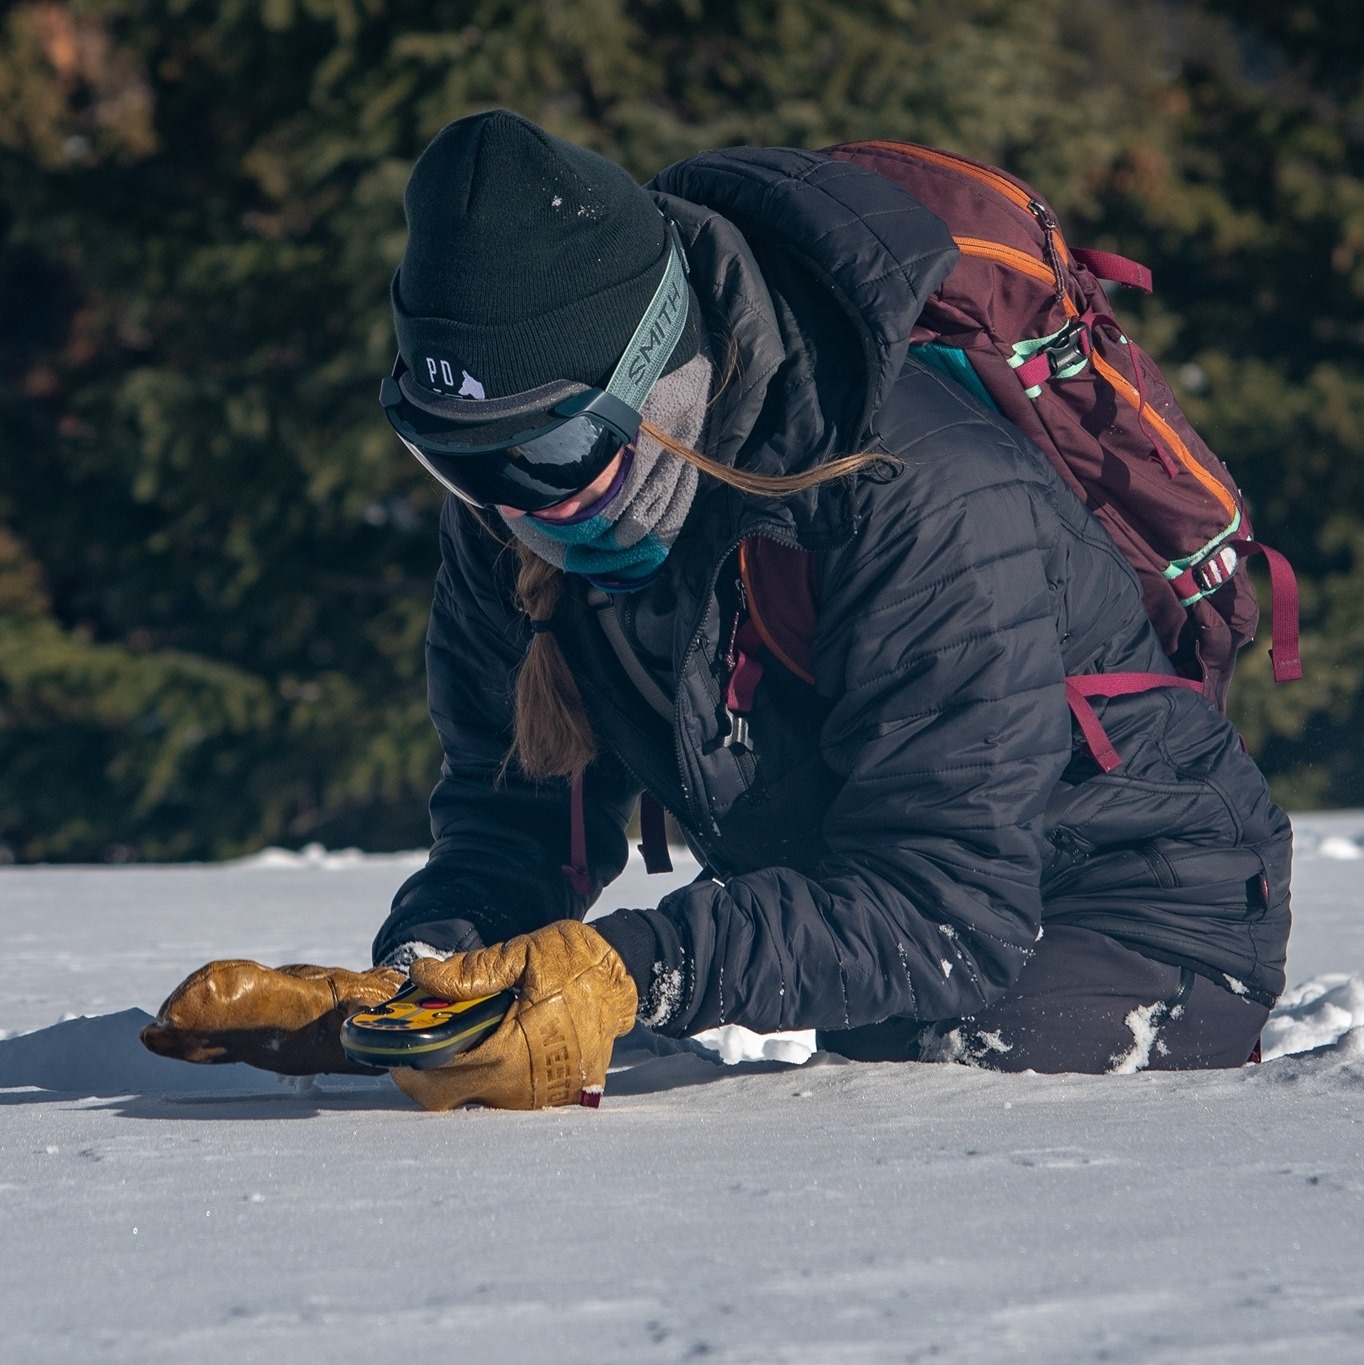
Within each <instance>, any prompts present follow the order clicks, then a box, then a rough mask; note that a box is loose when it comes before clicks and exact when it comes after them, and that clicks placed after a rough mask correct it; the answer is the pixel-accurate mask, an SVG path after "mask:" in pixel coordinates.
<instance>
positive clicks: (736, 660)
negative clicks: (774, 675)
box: [725, 616, 763, 716]
mask: <svg viewBox="0 0 1364 1365" xmlns="http://www.w3.org/2000/svg"><path fill="white" fill-rule="evenodd" d="M761 647H762V637H761V636H760V635H759V634H758V628H757V626H755V625H754V624H753V621H752V619H751V618H750V617H747V616H746V617H744V619H743V621H742V622H741V623H740V625H739V626H738V628H737V629H736V630H735V632H734V638H733V640H732V641H731V642H730V657H731V659H732V660H733V667H732V668H731V669H730V674H729V685H728V686H727V687H726V688H725V705H726V706H727V707H728V708H729V709H730V710H731V711H732V712H733V713H734V714H735V715H736V716H746V715H748V714H749V713H750V712H751V711H752V710H753V695H754V693H755V692H757V690H758V684H759V683H760V682H761V681H762V677H763V665H762V660H761V659H760V658H759V657H758V650H759V649H760V648H761Z"/></svg>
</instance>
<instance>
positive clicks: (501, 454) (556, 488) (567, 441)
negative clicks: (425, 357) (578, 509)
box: [394, 414, 633, 512]
mask: <svg viewBox="0 0 1364 1365" xmlns="http://www.w3.org/2000/svg"><path fill="white" fill-rule="evenodd" d="M404 416H406V414H404ZM394 429H395V430H396V431H397V432H398V436H399V438H400V439H401V441H402V443H403V444H404V445H405V446H406V447H407V448H408V450H410V451H411V452H412V454H413V455H415V456H416V458H417V459H418V461H420V463H421V464H422V465H424V466H425V467H426V469H427V470H428V471H429V472H430V473H431V474H433V475H434V476H435V477H436V478H437V479H438V480H439V481H440V482H441V483H442V484H444V485H445V487H446V488H448V489H449V490H450V491H451V492H452V493H454V494H455V496H456V497H459V498H462V499H463V500H464V501H465V502H468V503H471V504H473V505H474V506H477V507H496V506H501V507H515V508H516V509H517V510H519V511H522V512H543V511H544V510H545V509H546V508H548V507H553V506H554V505H555V504H556V503H560V502H563V501H564V499H565V498H570V497H572V496H573V494H575V493H578V492H581V491H582V490H583V489H584V488H586V487H587V486H588V484H590V483H592V482H593V481H594V480H596V479H597V478H599V477H600V476H601V474H602V473H603V472H604V471H605V469H606V467H607V466H608V465H609V464H610V463H611V461H612V460H614V459H615V458H616V456H617V455H618V454H619V453H620V451H621V448H622V447H623V446H625V445H628V444H629V443H630V441H631V440H633V436H625V435H623V434H622V433H621V432H619V431H617V430H616V429H615V428H614V427H611V426H608V425H607V424H606V423H603V422H601V421H598V420H597V419H596V418H594V417H590V416H587V415H581V416H577V417H570V418H568V419H567V420H566V421H564V422H562V423H560V425H558V426H556V427H553V428H551V429H550V430H549V431H546V432H544V433H542V434H540V435H537V436H534V437H532V438H531V439H529V440H525V441H521V442H518V443H517V444H516V445H512V446H507V447H506V448H505V449H502V450H494V451H483V452H479V453H475V454H469V453H460V452H459V451H458V450H457V449H454V450H452V449H449V448H442V446H443V445H444V443H443V442H441V441H440V439H439V437H438V436H436V434H435V433H424V434H418V433H417V432H416V431H414V430H412V429H411V427H410V426H409V424H408V423H407V422H406V421H404V422H403V423H402V425H401V426H399V425H398V423H396V422H395V423H394Z"/></svg>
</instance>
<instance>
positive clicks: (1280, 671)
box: [1231, 540, 1302, 683]
mask: <svg viewBox="0 0 1364 1365" xmlns="http://www.w3.org/2000/svg"><path fill="white" fill-rule="evenodd" d="M1231 543H1232V548H1233V549H1236V550H1239V551H1241V553H1242V554H1248V555H1254V554H1260V555H1264V557H1265V565H1266V566H1267V568H1268V569H1269V610H1270V627H1269V631H1270V640H1271V641H1272V643H1271V644H1270V647H1269V659H1270V662H1271V663H1272V664H1273V665H1274V681H1275V682H1276V683H1283V682H1297V681H1298V680H1299V679H1300V678H1301V677H1302V656H1301V654H1300V653H1299V651H1298V580H1297V576H1296V575H1295V574H1294V572H1293V566H1292V565H1291V564H1290V563H1289V562H1288V560H1286V559H1285V558H1284V557H1283V555H1281V554H1280V553H1279V552H1278V551H1277V550H1271V549H1270V548H1269V546H1268V545H1261V544H1260V542H1259V541H1258V540H1233V541H1232V542H1231Z"/></svg>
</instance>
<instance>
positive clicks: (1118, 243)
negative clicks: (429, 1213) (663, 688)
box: [0, 0, 1364, 860]
mask: <svg viewBox="0 0 1364 1365" xmlns="http://www.w3.org/2000/svg"><path fill="white" fill-rule="evenodd" d="M1351 26H1353V27H1351ZM1359 26H1360V19H1359V17H1358V16H1357V15H1356V14H1355V12H1354V6H1353V5H1352V4H1350V3H1347V2H1346V0H1335V3H1330V4H1328V3H1321V4H1302V3H1299V4H1289V5H1287V6H1283V5H1271V4H1269V3H1250V2H1249V0H1243V2H1242V3H1231V0H1228V2H1227V3H1223V4H1210V3H1208V4H1205V3H1194V0H1187V3H1179V4H1167V5H1158V4H1154V3H1138V4H1135V5H1133V4H1119V3H1117V0H1072V2H1071V3H1068V4H1063V3H1061V2H1060V0H1034V3H1033V4H1030V5H1027V6H1022V5H1018V4H1016V3H1013V0H959V3H958V4H956V5H954V6H951V7H943V6H939V5H931V4H928V3H926V0H725V3H719V2H718V0H581V3H575V4H571V5H570V4H566V3H563V0H541V3H530V2H529V0H438V3H434V4H416V3H411V0H264V2H263V3H254V4H248V3H245V0H220V3H213V4H210V3H206V0H69V2H68V3H58V2H57V0H21V3H17V4H13V5H11V6H10V7H8V8H7V9H6V10H4V11H3V13H0V845H3V846H5V847H7V848H8V849H9V850H11V852H12V855H13V856H15V857H18V858H21V859H25V860H28V859H90V858H100V857H139V858H188V857H196V858H204V857H221V856H226V855H230V854H233V853H238V852H242V851H245V850H248V849H251V848H254V847H258V846H259V845H260V844H262V843H264V842H267V841H270V842H280V843H286V844H298V843H301V842H304V841H306V840H309V839H321V840H323V841H325V842H328V843H333V844H335V843H343V842H357V843H360V844H363V845H365V846H367V847H370V848H383V847H394V846H414V845H418V844H420V843H422V842H423V841H424V838H425V833H424V829H425V809H424V807H425V795H426V792H427V790H428V789H429V787H430V785H431V783H432V781H433V780H434V777H435V775H436V764H437V762H438V758H439V755H438V752H437V749H436V745H435V743H434V740H433V738H432V736H431V733H430V728H429V725H428V723H427V720H426V717H425V697H424V688H423V685H422V637H423V631H424V624H425V616H426V612H427V609H428V606H429V598H430V582H431V578H432V575H433V572H434V569H435V563H436V545H435V530H434V526H435V516H436V512H437V509H438V505H439V499H438V496H437V492H436V490H435V489H434V488H433V486H432V485H431V484H430V481H429V480H428V479H427V478H426V476H425V475H424V474H422V472H421V471H420V470H419V469H418V468H416V467H415V465H414V463H413V462H412V461H410V460H409V459H408V458H407V457H405V456H404V455H403V453H402V452H401V450H400V449H399V448H398V447H397V445H396V443H395V442H394V441H393V439H392V436H391V434H390V433H389V431H388V429H387V426H386V424H385V423H384V421H383V419H382V416H381V415H380V414H379V412H378V408H377V404H376V403H375V401H374V400H375V394H376V391H377V380H378V378H379V376H380V375H382V374H383V373H385V372H386V370H387V368H388V366H389V365H390V363H391V360H392V350H393V342H392V334H391V324H390V321H389V316H388V299H387V285H388V281H389V278H390V276H391V273H392V271H393V268H394V266H395V265H396V262H397V260H398V257H399V255H400V253H401V250H402V242H403V230H404V229H403V221H402V210H401V191H402V186H403V183H404V180H405V178H406V174H407V171H408V169H409V167H410V165H411V162H412V160H413V159H414V158H415V156H416V155H417V154H418V153H419V152H420V150H421V148H422V147H423V146H424V145H425V143H426V142H427V140H429V138H430V137H431V136H432V135H433V134H434V133H435V132H436V131H437V130H438V129H439V128H440V127H441V126H442V125H443V124H444V123H445V122H447V121H448V120H450V119H452V118H456V117H458V116H460V115H462V114H465V113H468V112H471V111H472V110H475V109H479V108H484V107H488V106H491V105H499V104H500V105H507V106H509V107H512V108H516V109H518V110H520V111H522V112H524V113H526V114H528V115H530V116H531V117H533V118H536V119H537V120H539V121H540V122H542V123H543V124H545V125H546V126H547V127H549V128H550V129H551V130H552V131H554V132H557V133H560V134H562V135H564V136H566V137H570V138H573V139H575V140H578V141H581V142H584V143H586V144H588V145H591V146H594V147H596V148H598V149H599V150H601V151H603V152H605V153H607V154H608V155H612V156H614V157H616V158H617V159H619V160H621V161H622V163H623V164H625V165H626V166H627V167H628V168H629V169H630V170H631V171H632V172H633V173H634V174H635V175H636V176H638V177H639V178H641V179H643V178H645V177H647V176H648V175H650V174H652V173H653V171H655V170H656V169H658V168H659V167H660V166H662V165H664V164H666V163H668V162H670V161H672V160H674V159H676V158H678V157H681V156H685V155H687V154H689V153H690V152H693V151H695V150H698V149H700V148H702V147H706V146H712V145H722V144H731V143H743V142H747V143H786V144H796V145H804V146H820V145H824V144H827V143H831V142H834V141H838V140H842V139H847V138H855V137H873V136H890V137H908V138H913V139H916V140H919V141H926V142H932V143H937V144H941V145H946V146H950V147H953V148H955V149H957V150H961V151H964V152H967V153H969V154H971V155H975V156H978V157H981V158H983V159H986V160H989V161H994V162H996V163H999V164H1004V165H1006V166H1008V167H1009V168H1010V169H1012V170H1015V171H1016V172H1018V173H1019V174H1021V175H1023V176H1025V177H1026V178H1028V179H1030V180H1031V181H1033V182H1034V183H1035V184H1037V185H1038V187H1039V188H1041V189H1042V190H1043V191H1044V192H1045V193H1046V194H1047V196H1048V197H1049V198H1050V199H1051V200H1052V201H1053V203H1054V204H1055V205H1056V207H1057V208H1058V210H1059V211H1060V212H1061V213H1062V215H1063V217H1065V219H1066V221H1067V226H1068V229H1069V235H1070V236H1071V237H1072V238H1073V239H1074V240H1076V241H1077V242H1085V243H1087V244H1095V245H1104V244H1107V245H1110V246H1114V247H1116V248H1117V249H1119V250H1123V251H1125V252H1126V253H1127V254H1130V255H1136V256H1138V257H1141V258H1143V259H1147V260H1148V261H1149V262H1150V263H1151V264H1152V265H1153V266H1154V267H1155V268H1156V271H1157V283H1158V287H1159V288H1160V290H1161V293H1160V295H1159V296H1158V298H1157V299H1156V300H1153V301H1151V302H1150V303H1149V304H1147V305H1144V306H1141V307H1135V306H1130V307H1128V314H1127V315H1128V316H1129V318H1130V321H1131V325H1132V326H1133V327H1134V329H1135V330H1136V332H1137V334H1138V335H1139V336H1140V337H1141V339H1142V340H1143V342H1144V343H1148V345H1149V348H1150V349H1152V350H1153V351H1155V353H1156V354H1157V355H1158V357H1159V358H1160V359H1161V360H1162V361H1163V362H1164V363H1165V364H1166V365H1167V367H1169V368H1170V371H1171V373H1172V374H1173V375H1174V376H1175V377H1176V378H1177V379H1179V380H1180V382H1181V383H1182V384H1183V386H1184V389H1185V391H1186V396H1187V400H1188V403H1189V407H1190V409H1191V412H1192V413H1193V415H1194V416H1195V419H1196V420H1197V421H1198V422H1199V423H1200V424H1201V425H1202V426H1203V428H1204V429H1205V430H1206V431H1207V433H1208V435H1209V437H1210V439H1211V441H1212V443H1213V444H1214V446H1215V447H1216V448H1217V449H1219V451H1220V452H1221V453H1222V454H1223V455H1224V456H1225V457H1226V458H1227V460H1228V461H1229V463H1230V464H1231V465H1232V467H1233V469H1234V470H1235V471H1236V472H1237V474H1238V475H1239V476H1240V477H1241V479H1242V481H1243V482H1244V484H1245V486H1246V488H1247V491H1248V493H1249V494H1250V496H1251V499H1252V504H1253V507H1254V511H1255V516H1256V521H1257V526H1258V529H1259V530H1260V531H1261V533H1262V534H1263V535H1264V536H1265V538H1266V539H1268V540H1269V541H1270V542H1271V543H1275V544H1279V545H1280V546H1281V547H1282V548H1284V549H1285V550H1287V551H1289V552H1290V553H1291V554H1292V555H1293V557H1294V558H1295V561H1296V562H1297V563H1298V566H1299V568H1300V571H1301V574H1302V578H1303V586H1304V597H1305V602H1306V605H1307V618H1306V620H1307V625H1308V631H1307V634H1306V636H1305V642H1304V656H1305V659H1306V661H1307V664H1308V667H1309V670H1310V672H1309V681H1308V682H1307V683H1306V684H1300V685H1298V687H1296V688H1291V689H1282V690H1279V691H1277V692H1276V691H1272V690H1271V689H1270V688H1269V686H1268V685H1267V683H1266V682H1265V679H1264V675H1265V673H1266V670H1265V668H1264V665H1263V661H1262V660H1263V653H1262V647H1261V646H1260V645H1258V644H1257V645H1256V646H1253V647H1252V650H1253V651H1254V653H1253V655H1252V656H1251V657H1246V658H1245V659H1244V660H1243V664H1242V668H1241V671H1240V673H1238V682H1237V685H1236V688H1235V689H1234V690H1233V691H1234V700H1235V703H1236V705H1237V708H1238V712H1237V714H1238V717H1239V719H1240V720H1241V722H1242V724H1243V726H1244V727H1245V729H1246V731H1247V733H1248V735H1249V737H1250V738H1251V740H1252V742H1253V745H1254V747H1255V748H1256V749H1257V751H1258V752H1259V753H1261V755H1262V756H1263V757H1264V758H1265V760H1266V762H1267V763H1268V765H1269V766H1270V768H1271V771H1272V772H1273V773H1274V775H1275V780H1276V786H1277V789H1278V790H1279V792H1280V794H1281V795H1282V796H1284V797H1285V798H1286V799H1290V800H1294V801H1299V802H1301V801H1311V802H1313V803H1317V804H1329V803H1333V802H1355V803H1364V755H1360V754H1359V753H1357V752H1356V750H1357V749H1358V745H1357V743H1356V744H1351V743H1348V742H1346V741H1347V740H1348V739H1349V737H1350V735H1351V734H1355V735H1357V734H1358V732H1359V726H1360V721H1361V719H1364V717H1361V707H1364V676H1362V669H1361V664H1360V662H1359V660H1360V659H1361V658H1364V608H1361V606H1360V605H1359V604H1360V602H1361V598H1362V596H1364V594H1361V591H1360V589H1364V506H1362V505H1361V502H1362V500H1361V496H1360V478H1361V475H1360V472H1359V471H1360V468H1361V462H1360V458H1359V457H1360V454H1361V443H1362V442H1364V433H1362V431H1361V427H1362V426H1364V373H1362V372H1361V354H1360V348H1361V342H1362V341H1364V325H1362V324H1361V312H1360V309H1361V291H1364V165H1361V159H1360V158H1361V149H1360V128H1361V119H1360V112H1361V101H1364V94H1362V93H1361V86H1360V75H1359V71H1358V69H1357V63H1354V62H1352V61H1351V60H1349V59H1347V57H1346V56H1345V55H1344V54H1345V52H1346V48H1347V47H1348V44H1347V43H1345V42H1342V41H1341V34H1342V33H1348V34H1355V35H1358V31H1359ZM1350 50H1351V51H1354V52H1357V51H1358V50H1359V43H1358V41H1355V43H1354V46H1353V48H1352V49H1350ZM1250 653H1251V652H1250V651H1248V655H1249V654H1250Z"/></svg>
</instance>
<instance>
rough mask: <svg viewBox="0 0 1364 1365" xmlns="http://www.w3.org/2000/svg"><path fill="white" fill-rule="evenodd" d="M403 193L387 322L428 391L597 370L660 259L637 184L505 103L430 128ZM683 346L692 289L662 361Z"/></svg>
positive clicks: (674, 361) (647, 204) (474, 391)
mask: <svg viewBox="0 0 1364 1365" xmlns="http://www.w3.org/2000/svg"><path fill="white" fill-rule="evenodd" d="M403 204H404V207H405V209H406V211H407V222H408V239H407V249H406V251H404V253H403V259H402V264H401V265H400V266H399V268H398V273H397V274H396V275H395V276H394V278H393V290H392V294H393V318H394V327H395V330H396V331H397V334H398V349H399V351H400V352H401V354H402V357H403V360H404V361H405V362H406V364H407V367H408V369H409V370H411V371H412V375H413V378H414V379H416V381H417V382H418V383H419V384H421V385H422V386H423V387H426V388H432V389H435V390H436V391H437V392H444V393H452V392H453V393H459V392H463V393H464V394H466V395H472V396H474V397H480V398H481V397H487V398H504V397H506V396H508V395H509V394H514V393H521V392H523V391H524V390H526V389H532V388H536V387H538V386H539V385H541V384H547V383H550V382H551V381H553V380H556V379H567V380H573V381H575V382H577V383H581V384H593V385H598V384H603V383H605V381H606V379H607V377H608V376H609V375H610V374H611V371H612V369H613V368H614V367H615V364H616V362H617V360H619V359H620V356H621V354H622V353H623V352H624V350H625V347H626V344H627V343H628V342H629V340H630V337H631V336H632V335H633V334H634V330H635V328H636V327H637V326H638V325H639V322H640V319H641V318H642V317H643V316H644V311H645V309H646V308H647V307H648V305H649V301H650V300H651V299H652V298H653V295H654V291H655V290H656V289H657V288H658V284H659V281H660V280H661V279H662V278H663V272H664V270H665V268H666V267H667V263H668V242H669V233H668V230H667V224H666V223H665V222H664V220H663V216H662V214H661V213H660V212H659V210H658V207H657V206H656V204H655V203H654V200H653V196H652V195H650V194H649V192H648V191H647V190H645V189H643V188H642V187H641V186H639V185H637V184H635V182H634V180H633V179H631V177H630V176H629V175H628V174H627V173H626V172H625V171H624V170H622V169H621V168H620V167H619V166H617V165H616V164H615V163H614V162H611V161H608V160H607V159H606V158H605V157H603V156H599V155H597V153H596V152H590V151H588V150H587V149H586V148H583V147H577V146H574V145H573V144H572V143H570V142H565V141H563V140H562V139H561V138H557V137H552V136H550V134H548V133H546V132H545V131H544V130H543V129H541V128H538V127H536V125H535V124H533V123H531V122H530V120H529V119H525V118H522V117H521V116H520V115H519V114H513V113H511V112H509V111H508V110H505V109H493V110H490V111H488V112H486V113H482V114H471V115H470V116H469V117H468V118H462V119H458V120H457V121H456V122H454V123H451V124H448V125H447V126H446V127H445V128H443V129H442V130H441V131H440V132H439V133H437V134H436V137H435V138H434V140H433V141H432V142H431V144H430V146H428V147H427V149H426V150H425V151H424V152H423V153H422V154H421V156H420V157H419V158H418V159H417V163H416V165H415V166H414V167H413V169H412V176H411V179H410V180H409V181H408V184H407V192H406V194H405V195H404V197H403ZM696 349H697V334H696V304H695V298H694V296H693V297H692V298H691V300H690V308H689V313H688V323H687V330H686V332H685V333H684V335H683V336H682V338H681V340H680V341H679V342H678V344H677V346H676V348H675V349H674V351H673V354H672V356H671V357H670V360H669V363H668V366H667V369H668V370H672V369H675V368H677V366H678V365H680V364H682V363H684V362H685V361H687V360H689V359H690V358H691V357H692V356H693V355H694V354H695V353H696Z"/></svg>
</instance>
